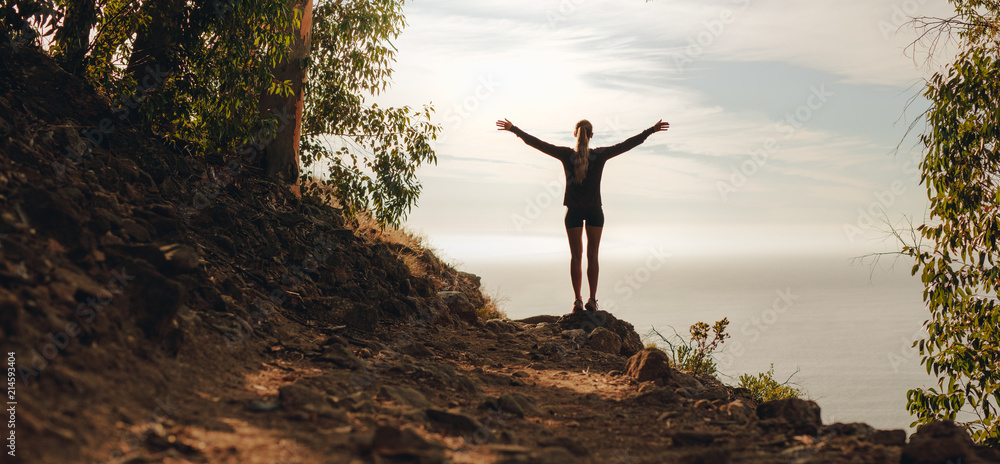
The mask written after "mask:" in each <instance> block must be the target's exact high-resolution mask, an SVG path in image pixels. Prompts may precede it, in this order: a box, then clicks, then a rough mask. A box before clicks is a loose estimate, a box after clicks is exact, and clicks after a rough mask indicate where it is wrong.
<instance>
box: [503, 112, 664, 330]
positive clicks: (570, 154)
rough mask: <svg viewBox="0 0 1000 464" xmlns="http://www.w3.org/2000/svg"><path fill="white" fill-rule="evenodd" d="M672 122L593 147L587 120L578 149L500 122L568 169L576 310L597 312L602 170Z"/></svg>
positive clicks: (578, 137) (578, 129)
mask: <svg viewBox="0 0 1000 464" xmlns="http://www.w3.org/2000/svg"><path fill="white" fill-rule="evenodd" d="M669 128H670V123H668V122H663V120H662V119H661V120H660V121H659V122H657V123H656V124H655V125H653V127H650V128H649V129H646V130H644V131H642V133H640V134H639V135H636V136H634V137H631V138H629V139H628V140H626V141H624V142H622V143H619V144H618V145H612V146H610V147H602V148H594V149H591V148H590V147H589V145H590V139H591V138H592V137H594V126H593V125H592V124H591V123H590V121H587V120H586V119H584V120H582V121H580V122H578V123H576V128H575V129H574V130H573V136H574V137H576V148H569V147H557V146H555V145H552V144H549V143H546V142H543V141H541V140H538V139H537V138H535V137H532V136H531V135H528V134H526V133H525V132H524V131H522V130H521V129H518V128H517V126H515V125H513V124H511V122H510V121H508V120H506V119H504V120H501V121H497V130H505V131H511V132H513V133H514V134H516V135H517V136H518V137H520V138H521V140H524V143H526V144H528V145H529V146H531V147H533V148H535V149H537V150H539V151H541V152H542V153H545V154H546V155H549V156H551V157H553V158H555V159H557V160H559V161H560V162H562V165H563V169H564V170H565V171H566V193H565V194H564V195H563V204H564V205H566V220H565V223H566V235H567V236H569V251H570V262H569V275H570V279H571V280H572V281H573V292H574V293H575V294H576V300H575V301H574V302H573V312H574V313H576V312H580V311H582V310H583V309H584V308H586V309H587V311H597V275H598V273H599V269H600V268H599V265H598V261H597V250H598V249H599V248H600V246H601V231H603V230H604V210H603V209H602V208H601V173H602V172H603V171H604V163H606V162H607V161H608V160H609V159H611V158H614V157H615V156H618V155H620V154H622V153H625V152H626V151H629V150H631V149H633V148H635V147H637V146H639V144H641V143H642V142H644V141H646V138H647V137H649V136H650V135H653V133H655V132H659V131H665V130H667V129H669ZM584 225H586V228H587V229H586V230H587V283H588V284H590V299H589V300H587V304H586V305H584V304H583V297H582V296H581V295H580V286H581V285H582V280H583V269H582V267H583V266H582V265H583V230H584Z"/></svg>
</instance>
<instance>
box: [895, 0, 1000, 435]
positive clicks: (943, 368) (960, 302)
mask: <svg viewBox="0 0 1000 464" xmlns="http://www.w3.org/2000/svg"><path fill="white" fill-rule="evenodd" d="M952 3H953V4H954V5H955V9H956V12H957V15H956V16H955V17H953V18H950V19H947V20H940V21H937V22H935V23H934V26H933V27H935V28H942V29H940V30H941V31H942V32H944V33H946V34H947V33H950V32H951V31H957V37H958V38H959V44H960V49H959V52H958V54H957V56H956V58H955V60H954V62H953V63H951V64H950V65H948V66H947V67H946V68H945V69H944V70H942V71H941V72H938V73H936V74H935V75H934V76H933V77H932V78H931V79H930V81H929V82H928V85H927V89H926V91H925V93H924V95H925V96H926V97H927V99H928V100H930V102H931V107H930V109H929V110H928V111H927V113H926V119H927V122H928V127H929V129H928V131H927V132H926V133H925V134H923V135H922V136H921V142H922V143H923V145H924V157H923V161H922V162H921V164H920V168H921V183H923V184H924V185H925V186H926V187H927V195H928V198H929V199H930V222H928V223H926V224H923V225H921V226H920V227H919V228H918V231H919V234H920V237H921V238H922V241H921V243H914V244H909V245H906V246H904V248H903V252H904V253H906V254H908V255H910V256H912V257H914V258H915V260H916V264H915V265H914V267H913V273H914V274H917V273H920V275H921V279H922V281H923V283H924V286H925V289H924V294H923V296H924V300H925V302H926V303H927V305H928V309H929V311H930V319H929V320H927V321H926V322H925V324H924V327H925V328H926V330H927V338H926V339H923V340H918V341H917V343H915V345H917V346H918V347H919V350H920V354H921V363H922V364H924V365H925V366H926V368H927V372H928V373H933V375H934V376H936V377H937V378H938V382H937V386H936V387H932V388H927V389H924V388H917V389H913V390H910V391H909V392H908V394H907V399H908V401H907V409H908V410H909V411H910V412H911V413H912V414H915V415H916V416H917V421H916V422H915V424H917V423H926V422H930V421H932V420H935V419H950V420H956V419H958V418H959V414H960V412H963V413H967V414H969V415H971V417H973V419H971V420H969V421H964V424H965V425H966V426H967V427H968V428H969V429H970V431H971V432H972V434H973V438H975V439H976V440H977V441H978V442H981V443H984V444H988V445H993V446H997V445H1000V421H998V420H997V413H998V410H997V407H998V405H1000V305H998V300H997V296H998V295H997V291H998V289H1000V268H998V267H997V264H998V263H1000V248H998V245H997V238H998V236H1000V214H998V213H1000V211H998V206H1000V178H998V175H1000V146H998V140H1000V111H998V108H1000V21H998V15H1000V5H998V4H997V3H996V2H989V1H980V0H971V1H964V0H952ZM962 417H967V416H965V415H964V414H963V416H962Z"/></svg>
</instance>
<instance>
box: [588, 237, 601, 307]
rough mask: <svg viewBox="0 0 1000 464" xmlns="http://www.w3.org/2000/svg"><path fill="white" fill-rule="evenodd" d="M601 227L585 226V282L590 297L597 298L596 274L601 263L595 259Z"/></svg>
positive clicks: (599, 243)
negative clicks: (588, 287)
mask: <svg viewBox="0 0 1000 464" xmlns="http://www.w3.org/2000/svg"><path fill="white" fill-rule="evenodd" d="M603 231H604V228H603V227H591V226H587V283H588V284H590V298H591V299H592V300H596V299H597V276H598V274H600V272H601V265H600V263H599V262H598V259H597V252H598V250H599V249H600V248H601V232H603Z"/></svg>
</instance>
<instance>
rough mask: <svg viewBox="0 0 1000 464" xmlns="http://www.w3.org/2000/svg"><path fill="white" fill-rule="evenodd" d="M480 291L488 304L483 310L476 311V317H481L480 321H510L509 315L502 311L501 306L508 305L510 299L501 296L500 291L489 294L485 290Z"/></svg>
mask: <svg viewBox="0 0 1000 464" xmlns="http://www.w3.org/2000/svg"><path fill="white" fill-rule="evenodd" d="M479 291H480V292H481V293H482V294H483V297H484V298H485V299H486V304H485V305H483V307H482V308H479V309H477V310H476V315H477V316H479V320H480V321H488V320H490V319H508V317H507V313H505V312H504V311H503V310H502V309H500V305H502V304H504V303H507V301H509V300H510V298H508V297H506V296H500V293H499V291H497V292H487V291H486V289H485V288H480V289H479Z"/></svg>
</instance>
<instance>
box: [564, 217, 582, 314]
mask: <svg viewBox="0 0 1000 464" xmlns="http://www.w3.org/2000/svg"><path fill="white" fill-rule="evenodd" d="M566 235H567V236H568V237H569V253H570V259H569V277H570V279H571V280H572V281H573V294H575V295H576V299H578V300H582V299H583V297H582V296H581V295H580V287H581V286H582V285H583V227H574V228H572V229H566Z"/></svg>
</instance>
